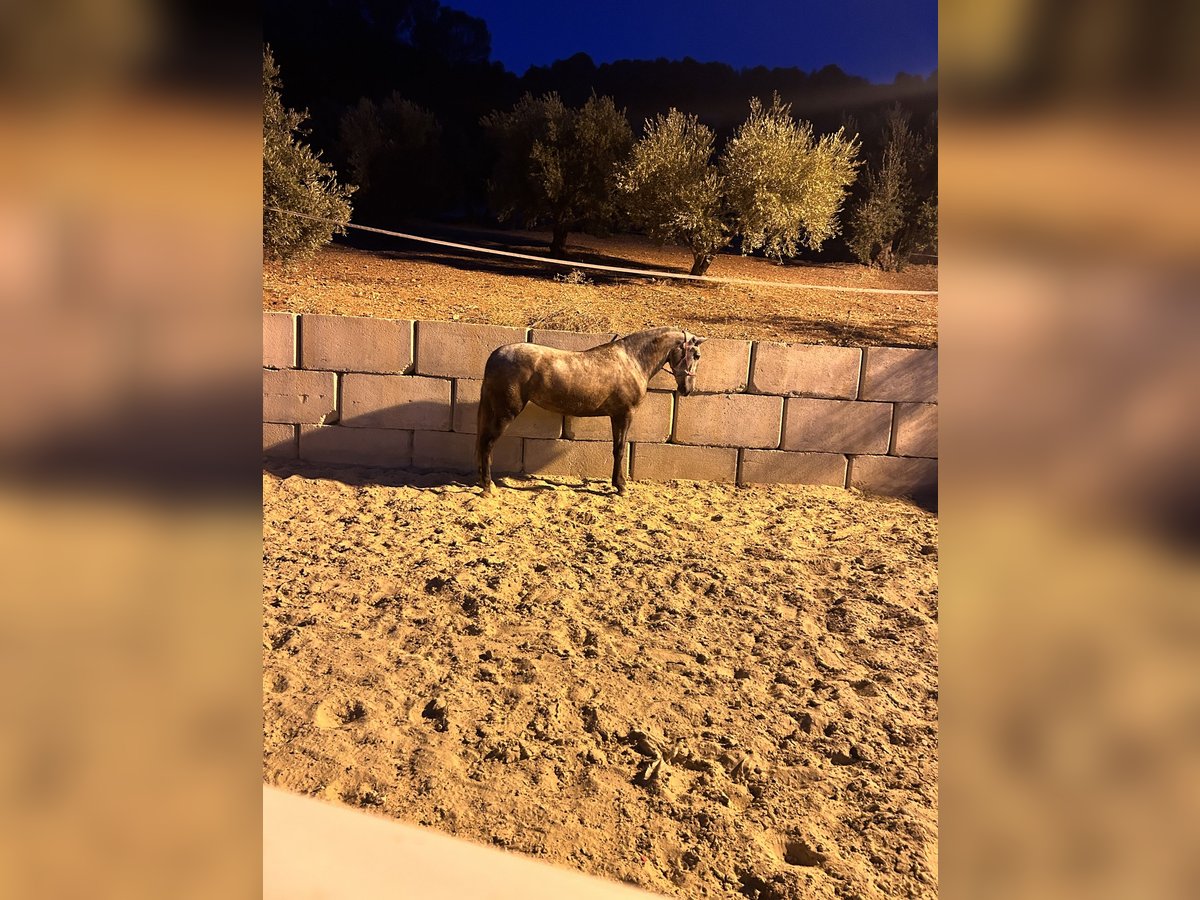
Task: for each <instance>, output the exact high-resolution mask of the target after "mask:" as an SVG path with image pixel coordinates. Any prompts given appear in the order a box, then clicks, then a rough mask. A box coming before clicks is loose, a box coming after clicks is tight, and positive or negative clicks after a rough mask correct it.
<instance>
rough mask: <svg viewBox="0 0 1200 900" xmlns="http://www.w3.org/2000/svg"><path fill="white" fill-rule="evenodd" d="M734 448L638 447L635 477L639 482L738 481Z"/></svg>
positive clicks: (634, 463)
mask: <svg viewBox="0 0 1200 900" xmlns="http://www.w3.org/2000/svg"><path fill="white" fill-rule="evenodd" d="M737 455H738V452H737V450H736V449H734V448H733V447H684V446H681V445H679V444H634V445H633V464H632V471H633V478H634V479H635V480H637V481H676V480H689V481H725V482H734V481H737Z"/></svg>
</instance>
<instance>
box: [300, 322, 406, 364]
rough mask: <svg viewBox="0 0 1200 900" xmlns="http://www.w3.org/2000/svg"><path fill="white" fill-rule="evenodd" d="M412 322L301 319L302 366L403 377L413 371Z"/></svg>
mask: <svg viewBox="0 0 1200 900" xmlns="http://www.w3.org/2000/svg"><path fill="white" fill-rule="evenodd" d="M412 336H413V323H412V320H411V319H370V318H363V317H360V316H320V315H308V314H307V313H306V314H305V315H304V316H302V317H301V319H300V365H301V367H303V368H305V369H326V370H328V371H332V372H374V373H381V374H401V373H405V372H408V371H410V370H411V369H412Z"/></svg>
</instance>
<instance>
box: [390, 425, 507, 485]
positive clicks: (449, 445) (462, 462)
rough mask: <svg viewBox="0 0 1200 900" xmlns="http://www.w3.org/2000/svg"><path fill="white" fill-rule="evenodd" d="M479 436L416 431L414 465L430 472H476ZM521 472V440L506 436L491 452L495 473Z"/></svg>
mask: <svg viewBox="0 0 1200 900" xmlns="http://www.w3.org/2000/svg"><path fill="white" fill-rule="evenodd" d="M475 441H476V435H473V434H456V433H455V432H453V431H414V432H413V448H412V465H413V468H414V469H422V470H425V471H429V472H466V473H471V472H477V471H478V465H477V463H476V461H475ZM520 471H521V439H520V438H516V437H510V436H508V435H507V434H506V435H505V436H504V437H502V438H500V440H499V441H497V442H496V447H495V449H494V450H493V451H492V472H493V474H495V473H504V474H514V473H518V472H520Z"/></svg>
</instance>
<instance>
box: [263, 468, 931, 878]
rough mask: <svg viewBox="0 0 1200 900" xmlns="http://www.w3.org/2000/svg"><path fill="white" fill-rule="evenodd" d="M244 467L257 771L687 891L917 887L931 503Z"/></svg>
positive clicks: (926, 871)
mask: <svg viewBox="0 0 1200 900" xmlns="http://www.w3.org/2000/svg"><path fill="white" fill-rule="evenodd" d="M509 483H510V484H511V485H513V486H515V488H517V489H510V490H501V491H498V492H497V496H495V497H494V498H488V499H485V498H481V497H480V496H479V495H478V492H477V491H476V489H474V488H468V487H464V486H462V485H456V484H440V483H439V479H438V478H437V477H427V478H420V477H412V476H408V477H407V479H406V477H405V476H403V475H402V474H399V473H393V474H389V473H383V472H380V471H378V470H369V469H337V470H333V469H328V470H316V469H310V468H290V467H282V468H278V469H275V470H273V471H272V472H264V475H263V498H264V536H265V546H264V565H265V583H264V609H263V612H264V621H263V627H264V675H263V678H264V695H265V723H264V728H265V744H266V748H265V761H264V776H265V779H266V780H267V781H268V782H270V783H272V784H275V785H278V786H280V787H283V788H286V789H289V790H293V791H298V792H303V793H309V794H316V795H320V796H324V797H328V798H330V799H334V800H339V801H341V802H345V803H349V804H354V805H361V806H366V807H374V808H376V809H378V810H379V811H380V812H382V813H383V814H385V815H389V816H394V817H397V818H400V819H404V820H406V821H410V822H416V823H421V824H424V825H428V826H432V827H434V828H437V829H441V830H443V831H447V832H451V833H454V834H458V835H461V836H463V837H466V838H469V839H471V840H474V841H479V842H483V843H489V844H494V845H499V846H502V847H507V848H510V849H512V850H515V851H520V852H522V853H528V854H532V855H535V856H539V857H542V858H545V859H548V860H551V861H555V862H558V863H561V864H565V865H567V866H571V867H574V868H578V869H582V870H584V871H586V872H591V873H595V874H599V875H603V876H606V877H610V878H616V879H624V880H627V881H630V882H633V883H636V884H639V885H642V886H643V887H646V888H649V889H651V890H654V891H658V892H661V893H664V894H672V895H677V896H687V897H705V896H709V897H721V896H736V897H752V898H755V897H757V898H760V900H766V898H776V900H785V898H786V900H793V898H794V900H799V898H801V897H804V898H811V897H830V898H832V897H842V898H847V897H864V898H866V897H876V898H885V897H886V898H894V897H934V896H936V890H937V888H936V885H937V797H938V794H937V773H938V762H937V688H938V685H937V635H938V625H937V599H938V597H937V594H938V591H937V571H936V567H937V550H936V545H937V519H936V517H935V516H934V515H931V514H930V513H928V512H925V511H923V510H921V509H919V508H917V507H915V506H913V505H911V504H909V503H906V502H904V501H900V500H891V499H877V498H869V497H864V496H861V495H857V494H855V493H852V492H848V491H844V490H841V489H835V488H817V487H801V486H769V487H753V488H741V489H739V488H735V487H732V486H727V485H711V484H697V483H690V482H681V483H679V484H676V485H654V484H649V483H634V484H631V485H630V491H629V494H628V496H626V497H625V498H622V499H615V498H613V497H612V496H610V495H608V494H607V493H606V490H605V489H604V488H603V486H602V485H601V484H600V483H596V482H592V483H589V488H590V490H583V489H581V487H580V483H579V482H578V481H554V480H540V479H539V480H529V481H516V480H514V481H511V482H509Z"/></svg>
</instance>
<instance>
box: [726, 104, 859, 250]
mask: <svg viewBox="0 0 1200 900" xmlns="http://www.w3.org/2000/svg"><path fill="white" fill-rule="evenodd" d="M858 150H859V144H858V138H857V136H855V137H853V138H850V137H847V136H846V133H845V129H838V131H837V132H836V133H834V134H827V135H824V136H822V137H821V138H819V139H817V138H815V137H814V134H813V127H812V125H811V124H810V123H808V122H798V121H796V120H795V119H793V118H792V115H791V104H787V103H783V102H782V101H781V100H780V98H779V96H778V95H776V96H775V98H774V100H773V102H772V104H771V106H770V107H765V106H763V104H762V103H761V102H760V101H759V100H758V99H754V100H751V101H750V117H749V118H748V119H746V121H745V122H743V123H742V125H741V126H740V127H739V128H738V129H737V131H736V132H735V133H734V136H733V138H732V139H731V140H730V141H729V143H728V144H727V145H726V147H725V152H724V153H723V154H722V155H721V170H722V174H723V175H724V177H725V189H726V192H727V197H728V201H729V205H730V207H731V209H732V211H733V215H734V219H735V223H736V228H737V231H738V233H739V234H740V235H741V240H742V252H743V253H751V252H753V251H755V250H759V249H761V250H762V251H763V252H764V253H766V254H767V255H768V256H774V257H775V258H776V259H779V260H780V261H782V259H783V257H785V256H794V255H795V254H796V251H797V249H798V248H799V247H800V246H801V245H803V246H806V247H808V248H810V249H812V250H820V249H821V245H822V244H823V243H824V242H825V241H826V240H828V239H829V238H831V237H833V236H835V235H836V234H837V233H838V231H839V228H840V224H839V222H838V213H839V212H840V211H841V207H842V202H843V200H844V199H845V196H846V188H847V187H848V186H849V185H850V184H852V183H853V182H854V179H855V174H856V172H857V169H858V161H857V156H858Z"/></svg>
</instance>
